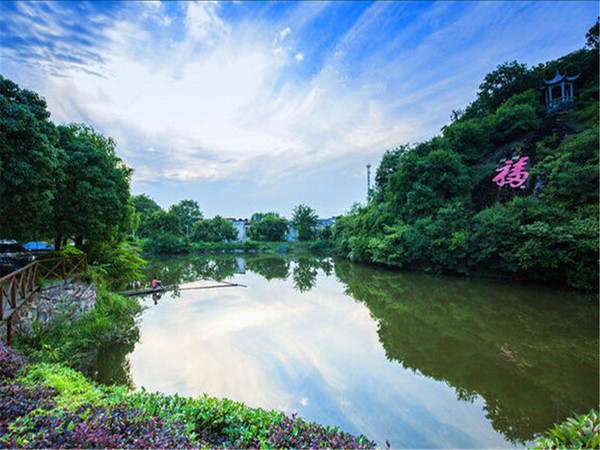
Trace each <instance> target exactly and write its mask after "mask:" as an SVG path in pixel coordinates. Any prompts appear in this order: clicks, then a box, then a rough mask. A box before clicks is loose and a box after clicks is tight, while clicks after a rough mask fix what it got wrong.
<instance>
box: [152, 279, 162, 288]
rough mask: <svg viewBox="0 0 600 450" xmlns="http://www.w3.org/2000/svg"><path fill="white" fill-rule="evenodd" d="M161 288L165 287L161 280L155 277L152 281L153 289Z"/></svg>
mask: <svg viewBox="0 0 600 450" xmlns="http://www.w3.org/2000/svg"><path fill="white" fill-rule="evenodd" d="M161 287H163V285H162V283H161V282H160V280H159V279H158V277H154V279H153V280H152V289H158V288H161Z"/></svg>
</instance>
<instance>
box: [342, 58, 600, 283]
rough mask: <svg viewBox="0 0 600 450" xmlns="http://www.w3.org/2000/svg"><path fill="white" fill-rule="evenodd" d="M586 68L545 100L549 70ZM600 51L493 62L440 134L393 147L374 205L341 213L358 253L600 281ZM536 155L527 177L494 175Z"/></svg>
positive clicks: (397, 261)
mask: <svg viewBox="0 0 600 450" xmlns="http://www.w3.org/2000/svg"><path fill="white" fill-rule="evenodd" d="M557 70H559V71H560V73H567V74H568V75H577V74H580V75H579V77H578V78H577V80H576V84H575V98H574V101H573V103H572V104H570V103H567V104H564V105H562V108H561V107H559V108H557V109H554V110H548V109H547V108H546V107H545V105H544V99H543V92H542V90H541V89H540V88H541V87H543V86H544V80H550V79H552V78H553V77H554V75H555V73H556V71H557ZM598 83H599V82H598V52H597V49H594V48H591V49H582V50H579V51H577V52H574V53H572V54H569V55H567V56H565V57H563V58H560V59H559V60H557V61H552V62H548V63H546V64H540V65H539V66H536V67H534V68H531V69H530V68H527V67H526V66H525V65H524V64H519V63H517V62H511V63H505V64H502V65H500V66H499V67H498V68H497V69H496V70H495V71H493V72H491V73H490V74H488V75H487V76H486V77H485V79H484V81H483V83H482V84H481V86H480V90H479V93H478V96H477V99H476V100H475V101H474V102H473V103H471V104H470V105H469V106H468V107H467V108H466V110H465V111H455V112H454V113H453V122H452V123H451V124H450V125H448V126H446V127H444V128H443V132H442V135H441V136H436V137H434V138H432V139H431V140H429V141H426V142H423V143H420V144H417V145H415V146H407V145H404V146H400V147H398V148H396V149H393V150H389V151H387V152H386V153H385V154H384V155H383V158H382V161H381V164H380V166H379V168H378V170H377V174H376V177H375V187H374V188H373V189H372V191H371V193H370V201H369V203H368V204H367V206H365V207H361V206H360V205H357V206H355V207H354V208H353V209H352V210H351V211H350V212H349V213H348V214H346V215H345V216H343V217H341V218H338V220H337V221H336V225H335V230H334V239H335V243H336V247H337V248H338V250H339V251H340V253H341V254H342V255H344V256H346V257H348V258H350V259H351V260H353V261H362V262H370V263H376V264H382V265H386V266H393V267H399V268H403V269H409V270H420V271H425V272H432V273H459V274H482V275H494V276H498V275H504V276H511V277H517V278H523V279H531V280H539V281H551V282H556V283H559V284H562V285H568V286H571V287H575V288H579V289H597V287H598V148H599V142H598ZM521 157H528V160H527V164H528V165H527V166H526V169H527V171H528V172H529V178H527V180H526V182H525V183H524V184H523V185H522V186H521V188H520V189H514V188H512V187H511V186H510V185H509V184H505V185H503V186H499V185H497V184H496V183H494V182H492V178H493V177H494V176H496V175H498V172H499V168H500V167H502V166H503V165H504V164H505V163H504V161H505V160H514V162H516V161H517V160H518V159H519V158H521Z"/></svg>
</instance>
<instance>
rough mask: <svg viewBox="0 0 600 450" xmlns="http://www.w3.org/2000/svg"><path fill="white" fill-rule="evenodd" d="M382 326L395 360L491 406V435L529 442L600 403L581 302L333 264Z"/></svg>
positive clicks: (590, 317)
mask: <svg viewBox="0 0 600 450" xmlns="http://www.w3.org/2000/svg"><path fill="white" fill-rule="evenodd" d="M335 272H336V275H337V276H338V278H339V279H340V280H341V281H342V282H343V283H345V284H346V285H347V289H346V291H347V293H348V294H349V295H351V296H352V297H354V298H355V299H356V300H359V301H362V302H364V303H365V304H366V305H367V306H368V308H369V309H370V311H371V314H372V316H373V317H374V318H375V319H376V320H377V321H378V323H379V339H380V341H381V343H382V344H383V346H384V348H385V351H386V354H387V356H388V358H389V359H391V360H396V361H399V362H400V363H402V365H403V366H404V367H406V368H410V369H413V370H416V371H419V372H421V373H423V374H424V375H426V376H429V377H432V378H435V379H436V380H440V381H444V382H446V383H448V384H449V385H451V386H453V387H454V388H455V389H456V392H457V397H458V398H459V399H461V400H467V401H472V400H473V399H474V398H475V396H476V395H477V394H478V395H480V396H482V397H483V398H484V399H485V402H486V406H485V409H486V411H487V416H488V418H489V419H490V420H491V421H492V425H493V426H494V428H495V429H496V430H498V431H500V432H501V433H503V435H504V436H505V437H506V438H507V439H508V440H510V441H512V442H513V443H517V442H523V441H525V440H530V439H532V438H533V437H534V435H535V433H537V432H541V431H544V430H545V429H547V428H549V427H550V426H552V424H553V423H554V422H557V421H559V420H562V419H564V418H565V417H566V416H567V415H569V414H570V413H571V412H573V411H577V412H584V411H589V410H590V409H591V408H593V407H595V406H596V405H597V404H598V390H597V386H598V310H597V299H596V300H595V301H592V302H589V301H586V299H585V298H584V297H583V296H577V295H575V294H572V295H571V294H563V295H554V294H552V295H551V294H549V293H542V291H541V289H538V290H536V289H534V288H528V287H525V286H516V285H512V286H511V285H510V283H508V284H504V285H503V284H501V283H500V282H491V281H485V280H478V281H469V280H463V279H454V278H436V277H426V276H422V275H416V274H407V273H398V272H393V271H387V270H383V269H379V268H373V267H367V266H361V265H355V264H351V263H349V262H347V261H336V265H335Z"/></svg>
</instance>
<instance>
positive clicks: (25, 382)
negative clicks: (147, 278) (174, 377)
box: [0, 344, 375, 448]
mask: <svg viewBox="0 0 600 450" xmlns="http://www.w3.org/2000/svg"><path fill="white" fill-rule="evenodd" d="M0 368H2V374H1V375H0V448H73V447H75V448H116V447H118V448H215V447H220V448H274V447H277V448H341V447H343V448H373V447H375V443H374V442H372V441H370V440H369V439H367V438H366V437H364V436H360V437H356V436H353V435H351V434H349V433H345V432H342V431H340V430H339V429H338V428H336V427H326V426H323V425H319V424H316V423H311V422H307V421H305V420H304V419H301V418H298V417H295V416H292V417H288V416H286V415H285V414H284V413H282V412H279V411H266V410H263V409H260V408H249V407H247V406H246V405H244V404H243V403H239V402H234V401H231V400H228V399H216V398H212V397H209V396H207V395H204V396H202V397H199V398H196V399H192V398H188V397H180V396H178V395H170V396H167V395H163V394H159V393H148V392H145V391H144V390H142V391H141V392H133V391H131V390H129V389H128V388H125V387H116V386H111V387H107V386H102V385H98V384H96V383H93V382H91V381H89V380H87V379H86V378H85V377H84V376H83V375H82V374H81V373H79V372H77V371H75V370H73V369H70V368H68V367H65V366H63V365H60V364H55V363H53V364H50V363H41V364H28V363H27V361H26V360H25V358H23V357H22V356H21V355H20V354H19V353H18V352H16V351H15V350H13V349H10V348H6V347H5V346H4V345H2V344H0Z"/></svg>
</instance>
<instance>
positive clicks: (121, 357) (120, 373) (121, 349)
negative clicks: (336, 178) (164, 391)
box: [86, 335, 139, 389]
mask: <svg viewBox="0 0 600 450" xmlns="http://www.w3.org/2000/svg"><path fill="white" fill-rule="evenodd" d="M138 339H139V335H138ZM134 347H135V342H131V343H117V344H110V345H104V346H101V347H100V348H99V349H98V355H97V357H96V362H95V364H94V366H93V367H91V368H90V369H88V370H87V371H86V375H88V376H89V377H91V378H92V379H93V380H94V381H96V382H98V383H102V384H105V385H108V386H110V385H113V384H116V385H119V386H127V387H129V388H131V389H133V388H134V387H135V386H134V384H133V379H132V378H131V363H130V361H129V360H128V359H127V355H128V354H129V353H131V352H132V351H133V348H134Z"/></svg>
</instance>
